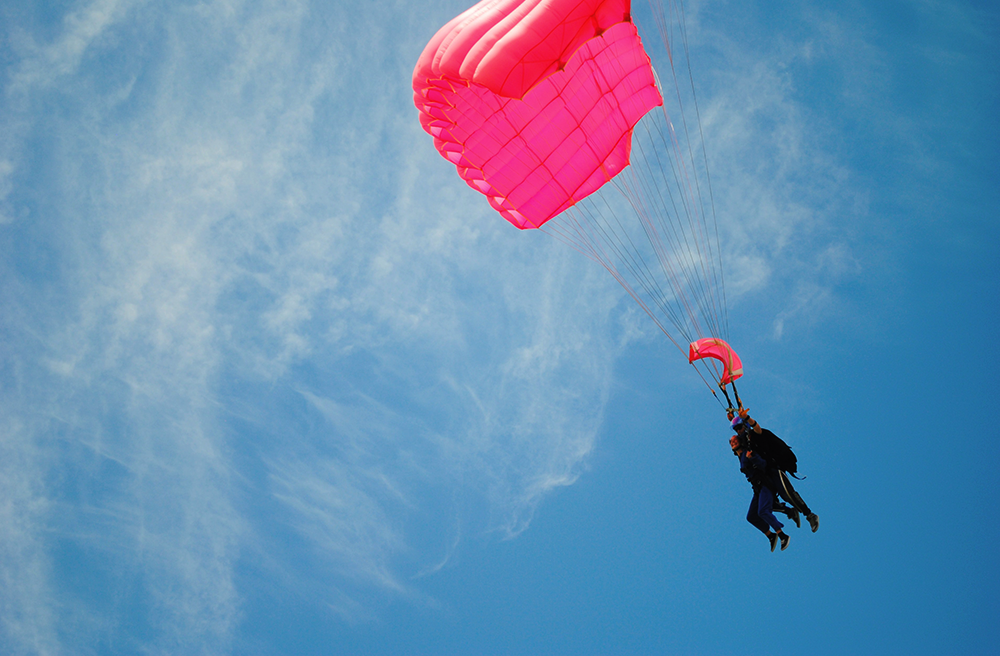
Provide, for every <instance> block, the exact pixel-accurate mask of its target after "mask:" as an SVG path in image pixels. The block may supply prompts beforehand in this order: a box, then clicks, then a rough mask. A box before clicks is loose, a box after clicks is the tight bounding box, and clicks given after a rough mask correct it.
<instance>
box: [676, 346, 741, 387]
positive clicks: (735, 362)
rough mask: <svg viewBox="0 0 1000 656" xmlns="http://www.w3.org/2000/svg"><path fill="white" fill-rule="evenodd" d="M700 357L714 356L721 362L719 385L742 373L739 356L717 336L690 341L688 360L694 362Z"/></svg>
mask: <svg viewBox="0 0 1000 656" xmlns="http://www.w3.org/2000/svg"><path fill="white" fill-rule="evenodd" d="M702 358H714V359H716V360H718V361H719V362H721V363H722V378H721V379H719V384H721V385H728V384H729V383H731V382H733V381H734V380H736V379H737V378H739V377H740V376H742V375H743V363H742V362H741V361H740V356H738V355H736V351H734V350H733V348H732V347H731V346H730V345H729V344H727V343H726V342H725V341H723V340H721V339H719V338H717V337H705V338H703V339H699V340H698V341H695V342H691V349H690V351H689V352H688V362H690V363H692V364H694V361H695V360H701V359H702Z"/></svg>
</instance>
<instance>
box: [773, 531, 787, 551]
mask: <svg viewBox="0 0 1000 656" xmlns="http://www.w3.org/2000/svg"><path fill="white" fill-rule="evenodd" d="M775 535H777V536H778V538H779V539H780V540H781V550H782V551H784V550H785V549H786V548H788V541H789V540H791V538H790V537H788V534H787V533H775ZM771 551H774V549H771Z"/></svg>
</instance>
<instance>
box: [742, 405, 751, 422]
mask: <svg viewBox="0 0 1000 656" xmlns="http://www.w3.org/2000/svg"><path fill="white" fill-rule="evenodd" d="M749 416H750V408H740V419H742V420H743V421H746V420H747V417H749Z"/></svg>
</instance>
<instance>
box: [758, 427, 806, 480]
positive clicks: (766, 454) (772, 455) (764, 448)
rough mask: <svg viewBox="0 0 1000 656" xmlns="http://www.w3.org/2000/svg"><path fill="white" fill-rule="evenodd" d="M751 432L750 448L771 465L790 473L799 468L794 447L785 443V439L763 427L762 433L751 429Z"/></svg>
mask: <svg viewBox="0 0 1000 656" xmlns="http://www.w3.org/2000/svg"><path fill="white" fill-rule="evenodd" d="M749 434H750V444H749V448H750V449H751V450H752V451H753V452H754V453H757V454H759V455H760V456H761V457H762V458H764V460H766V461H767V464H768V466H769V467H773V468H775V469H780V470H781V471H784V472H788V473H789V474H794V473H795V471H796V469H798V464H797V460H796V458H795V454H794V453H792V449H791V448H790V447H789V446H788V445H787V444H785V442H784V440H782V439H781V438H780V437H778V436H777V435H775V434H774V433H772V432H771V431H769V430H767V429H766V428H762V429H761V433H760V435H758V434H757V433H755V432H754V431H749Z"/></svg>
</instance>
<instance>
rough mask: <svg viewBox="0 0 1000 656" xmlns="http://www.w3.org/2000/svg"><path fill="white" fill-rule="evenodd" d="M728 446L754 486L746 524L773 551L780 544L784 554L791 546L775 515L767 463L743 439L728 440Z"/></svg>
mask: <svg viewBox="0 0 1000 656" xmlns="http://www.w3.org/2000/svg"><path fill="white" fill-rule="evenodd" d="M729 446H730V447H732V449H733V454H735V455H736V456H738V457H739V459H740V471H741V472H743V474H744V475H746V477H747V480H748V481H749V482H750V485H751V486H753V498H752V499H751V500H750V508H749V510H747V521H748V522H750V523H751V524H753V525H754V527H755V528H757V529H758V530H759V531H760V532H761V533H763V534H764V535H765V536H767V540H768V542H770V543H771V551H774V548H775V547H776V546H777V545H778V542H781V550H782V551H784V550H785V549H786V548H787V547H788V540H789V537H788V534H787V533H785V532H784V531H782V530H781V529H782V528H783V527H784V524H782V523H781V522H779V521H778V518H777V517H775V516H774V513H773V512H772V506H773V504H774V499H775V494H774V483H775V481H774V480H773V475H772V474H771V472H769V471H768V467H767V462H766V461H765V460H764V458H762V457H761V456H760V455H758V454H756V453H754V452H753V451H751V450H750V449H748V448H747V440H746V437H744V436H741V435H733V436H732V437H730V438H729ZM772 528H773V529H774V531H773V532H772V531H771V529H772Z"/></svg>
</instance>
